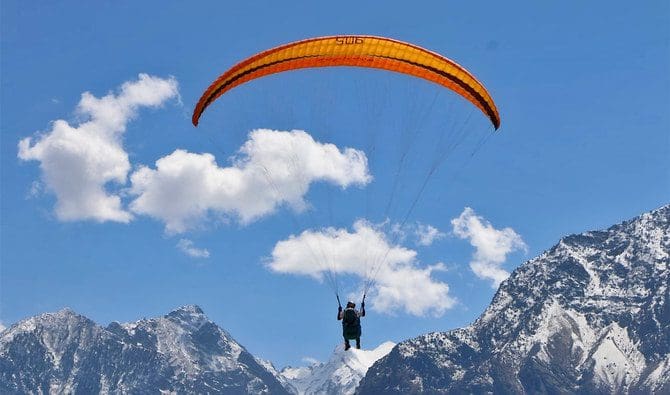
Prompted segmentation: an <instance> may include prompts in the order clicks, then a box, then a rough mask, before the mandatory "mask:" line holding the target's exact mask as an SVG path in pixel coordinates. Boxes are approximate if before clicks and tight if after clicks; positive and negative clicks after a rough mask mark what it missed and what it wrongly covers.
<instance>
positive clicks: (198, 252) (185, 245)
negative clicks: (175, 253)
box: [177, 239, 209, 258]
mask: <svg viewBox="0 0 670 395" xmlns="http://www.w3.org/2000/svg"><path fill="white" fill-rule="evenodd" d="M177 248H179V250H180V251H181V252H183V253H184V254H186V255H188V256H190V257H192V258H209V250H207V249H205V248H197V247H196V246H195V245H194V244H193V241H191V240H189V239H180V240H179V242H178V243H177Z"/></svg>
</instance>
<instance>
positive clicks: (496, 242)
mask: <svg viewBox="0 0 670 395" xmlns="http://www.w3.org/2000/svg"><path fill="white" fill-rule="evenodd" d="M451 225H452V226H453V231H454V234H455V235H456V236H458V237H460V238H461V239H466V240H469V241H470V244H471V245H472V246H473V247H475V252H474V254H473V256H472V261H470V268H471V269H472V271H473V272H474V273H475V274H476V275H477V277H479V278H483V279H490V280H492V284H491V286H492V287H493V288H497V287H498V285H500V283H501V282H503V281H504V280H505V279H506V278H507V277H509V273H508V272H507V271H506V270H504V269H502V267H501V266H502V264H503V263H504V262H505V260H506V259H507V255H508V254H509V253H511V252H514V251H519V250H524V251H525V250H526V244H525V243H524V241H523V239H522V238H521V236H519V234H517V233H516V232H515V231H514V229H512V228H504V229H495V228H494V227H493V226H492V225H491V224H490V223H489V222H488V221H487V220H485V219H484V218H482V217H480V216H478V215H477V214H476V213H475V211H474V210H473V209H471V208H470V207H466V208H465V209H464V210H463V212H462V213H461V215H460V216H459V217H458V218H454V219H452V220H451Z"/></svg>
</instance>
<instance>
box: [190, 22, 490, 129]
mask: <svg viewBox="0 0 670 395" xmlns="http://www.w3.org/2000/svg"><path fill="white" fill-rule="evenodd" d="M335 66H355V67H367V68H373V69H381V70H389V71H394V72H397V73H402V74H407V75H411V76H415V77H418V78H423V79H425V80H428V81H432V82H435V83H437V84H439V85H442V86H444V87H446V88H449V89H451V90H453V91H454V92H456V93H458V94H459V95H460V96H462V97H464V98H465V99H467V100H468V101H469V102H471V103H472V104H474V105H475V106H477V107H478V108H479V109H480V110H481V111H482V112H483V113H484V114H485V115H486V116H487V117H488V118H489V119H490V120H491V123H492V124H493V126H494V128H495V129H498V128H499V127H500V116H499V114H498V109H497V108H496V105H495V103H494V102H493V99H492V98H491V96H490V95H489V93H488V91H487V90H486V88H484V85H482V83H481V82H479V81H478V80H477V79H476V78H475V77H474V76H473V75H472V74H471V73H470V72H468V71H467V70H466V69H465V68H463V67H462V66H460V65H458V64H457V63H456V62H454V61H452V60H450V59H448V58H446V57H444V56H442V55H439V54H437V53H435V52H432V51H429V50H427V49H424V48H421V47H419V46H416V45H413V44H409V43H405V42H402V41H397V40H393V39H390V38H385V37H376V36H352V35H347V36H329V37H317V38H311V39H307V40H302V41H296V42H293V43H289V44H285V45H282V46H279V47H276V48H273V49H269V50H267V51H263V52H260V53H258V54H256V55H253V56H251V57H250V58H247V59H245V60H243V61H242V62H240V63H238V64H236V65H235V66H233V67H232V68H230V69H229V70H228V71H226V72H225V73H223V74H222V75H221V76H219V78H217V79H216V81H214V82H213V83H212V84H211V85H210V86H209V88H207V90H206V91H205V93H203V95H202V97H201V98H200V100H199V101H198V104H197V105H196V107H195V110H194V111H193V117H192V122H193V125H194V126H197V125H198V122H199V120H200V116H201V115H202V113H203V112H204V111H205V109H206V108H207V106H209V105H210V104H211V103H212V102H213V101H214V100H216V99H217V98H218V97H219V96H221V95H223V94H224V93H226V92H227V91H229V90H231V89H233V88H234V87H236V86H239V85H242V84H244V83H246V82H248V81H251V80H254V79H256V78H260V77H263V76H266V75H270V74H275V73H280V72H283V71H289V70H296V69H304V68H314V67H335Z"/></svg>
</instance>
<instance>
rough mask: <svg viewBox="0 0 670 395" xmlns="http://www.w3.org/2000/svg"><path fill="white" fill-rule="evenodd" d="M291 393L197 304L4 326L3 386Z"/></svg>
mask: <svg viewBox="0 0 670 395" xmlns="http://www.w3.org/2000/svg"><path fill="white" fill-rule="evenodd" d="M167 392H173V393H174V392H176V393H198V394H205V393H218V394H241V393H250V394H288V392H287V391H286V390H285V389H284V387H283V386H282V384H281V383H280V382H279V381H278V380H277V378H276V377H275V376H274V375H273V374H272V372H271V371H269V370H268V369H266V367H264V366H263V365H262V364H261V363H260V362H259V361H258V360H256V359H255V358H254V357H253V356H252V355H251V354H249V352H247V351H246V350H245V349H244V347H242V346H241V345H239V344H238V343H237V342H236V341H235V340H234V339H233V338H232V337H231V336H230V335H229V334H228V333H227V332H225V331H224V330H222V329H221V328H219V327H218V326H217V325H216V324H214V323H213V322H211V321H209V320H208V319H207V317H206V316H205V315H204V314H203V312H202V310H201V309H200V308H199V307H197V306H184V307H182V308H180V309H177V310H175V311H173V312H171V313H170V314H168V315H166V316H164V317H160V318H152V319H145V320H141V321H138V322H134V323H130V324H119V323H112V324H110V325H109V326H108V327H107V328H103V327H101V326H99V325H97V324H96V323H94V322H93V321H91V320H89V319H88V318H86V317H83V316H81V315H78V314H76V313H75V312H73V311H72V310H68V309H65V310H61V311H59V312H57V313H48V314H42V315H39V316H36V317H33V318H29V319H27V320H24V321H21V322H19V323H17V324H15V325H13V326H12V327H10V328H8V329H6V330H5V331H3V332H2V333H1V334H0V393H2V394H18V393H21V394H23V393H45V394H46V393H64V394H71V393H79V394H97V393H128V394H130V393H132V394H139V393H142V394H150V393H151V394H157V393H167Z"/></svg>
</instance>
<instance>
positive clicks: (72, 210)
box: [18, 74, 178, 222]
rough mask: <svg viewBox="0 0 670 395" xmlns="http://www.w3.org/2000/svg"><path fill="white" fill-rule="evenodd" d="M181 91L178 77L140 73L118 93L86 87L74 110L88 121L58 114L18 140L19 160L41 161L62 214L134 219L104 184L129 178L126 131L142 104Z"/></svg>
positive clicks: (79, 217) (61, 216)
mask: <svg viewBox="0 0 670 395" xmlns="http://www.w3.org/2000/svg"><path fill="white" fill-rule="evenodd" d="M177 95H178V87H177V81H176V80H175V79H174V78H169V79H162V78H158V77H152V76H150V75H147V74H140V75H139V78H138V79H137V80H136V81H129V82H126V83H124V84H123V85H122V86H121V88H120V90H119V92H118V94H113V93H109V94H108V95H106V96H104V97H102V98H97V97H95V96H93V95H92V94H91V93H89V92H85V93H83V94H82V96H81V100H80V101H79V104H78V105H77V109H76V111H77V113H78V114H79V115H80V116H81V117H82V118H83V119H84V121H81V122H80V123H78V124H75V125H71V124H70V123H68V122H67V121H64V120H62V119H59V120H56V121H54V122H53V123H52V126H51V130H49V131H48V132H46V133H44V134H42V135H39V136H36V137H34V138H33V137H27V138H24V139H22V140H21V141H20V142H19V152H18V156H19V158H20V159H21V160H24V161H28V160H36V161H39V162H40V169H41V171H42V180H43V182H44V184H45V185H46V187H47V188H48V189H49V190H50V191H52V192H53V193H54V194H55V195H56V199H57V201H56V207H55V212H56V217H57V218H58V219H60V220H63V221H75V220H95V221H100V222H104V221H116V222H129V221H130V220H131V219H132V215H131V214H130V213H129V212H127V211H126V210H125V209H124V208H123V207H122V202H121V198H120V196H119V194H118V193H114V192H110V191H108V190H107V189H106V185H107V184H108V183H117V184H120V185H123V184H125V183H126V177H127V175H128V172H129V171H130V162H129V160H128V154H127V153H126V151H125V150H124V149H123V146H122V136H123V133H124V132H125V130H126V125H127V124H128V122H129V121H130V120H132V119H133V118H134V117H135V116H136V114H137V111H138V110H139V108H140V107H157V106H160V105H161V104H163V103H164V102H165V101H166V100H168V99H170V98H174V97H176V96H177Z"/></svg>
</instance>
